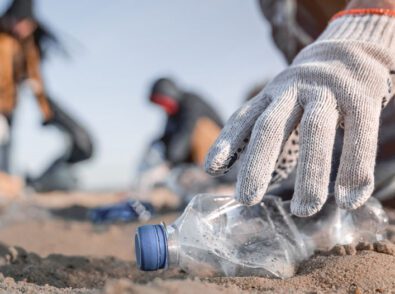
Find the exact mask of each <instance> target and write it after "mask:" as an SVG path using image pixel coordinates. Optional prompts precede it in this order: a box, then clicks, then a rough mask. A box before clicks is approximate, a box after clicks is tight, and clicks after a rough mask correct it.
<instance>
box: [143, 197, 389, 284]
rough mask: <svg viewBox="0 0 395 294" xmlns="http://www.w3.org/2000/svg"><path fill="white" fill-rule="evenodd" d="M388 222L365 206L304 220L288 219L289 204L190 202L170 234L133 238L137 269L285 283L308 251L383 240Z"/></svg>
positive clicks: (329, 209) (327, 209)
mask: <svg viewBox="0 0 395 294" xmlns="http://www.w3.org/2000/svg"><path fill="white" fill-rule="evenodd" d="M387 224H388V218H387V216H386V214H385V212H384V210H383V208H382V206H381V204H380V203H379V202H378V201H377V200H376V199H373V198H371V199H370V200H368V202H367V203H366V204H365V205H364V206H363V207H361V208H359V209H357V210H354V211H345V210H342V209H339V208H338V207H337V206H336V204H335V201H334V199H333V197H332V198H330V199H329V200H328V202H327V203H326V205H325V206H324V208H323V210H322V211H321V212H320V213H319V215H316V216H314V217H311V218H296V217H293V216H292V215H291V214H290V212H289V203H288V202H283V201H282V200H281V199H280V198H279V197H274V196H265V198H264V201H263V202H261V203H260V204H258V205H255V206H250V207H249V206H244V205H242V204H240V203H238V202H236V201H235V200H234V199H233V198H232V197H230V196H212V195H207V194H202V195H197V196H196V197H195V198H193V199H192V201H191V202H190V204H189V205H188V206H187V207H186V209H185V211H184V213H183V214H182V215H181V216H180V217H179V218H178V219H177V220H176V221H175V222H174V223H173V224H172V225H170V226H166V225H165V224H160V225H145V226H141V227H139V228H138V229H137V232H136V235H135V250H136V260H137V265H138V267H139V269H141V270H144V271H152V270H158V269H163V268H171V267H179V268H181V269H183V270H185V271H186V272H188V273H189V274H191V275H196V276H204V277H207V276H264V277H275V278H287V277H291V276H293V275H294V274H295V272H296V270H297V266H298V264H299V263H300V262H301V261H302V260H304V259H306V258H308V257H309V256H310V255H311V254H313V252H314V250H322V249H327V248H330V247H332V246H334V245H336V244H350V243H356V242H360V241H366V242H372V241H378V240H381V239H383V238H385V230H386V226H387Z"/></svg>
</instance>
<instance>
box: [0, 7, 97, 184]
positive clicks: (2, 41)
mask: <svg viewBox="0 0 395 294" xmlns="http://www.w3.org/2000/svg"><path fill="white" fill-rule="evenodd" d="M51 47H58V48H61V45H60V42H59V41H58V39H57V38H56V36H55V35H54V34H53V33H52V32H51V31H50V30H49V29H48V28H47V27H46V26H45V25H44V24H43V23H42V22H41V21H39V20H38V19H37V18H36V16H35V14H34V1H33V0H14V1H12V2H11V4H10V5H9V7H8V8H7V10H6V11H5V13H4V14H3V15H2V16H1V17H0V76H1V78H0V115H2V116H3V117H4V118H5V119H6V121H7V123H8V127H9V128H11V126H12V121H13V114H14V111H15V108H16V107H17V87H18V85H19V84H20V83H21V82H24V81H27V82H28V83H29V84H30V86H31V88H32V90H33V92H34V94H35V96H36V97H37V102H38V104H39V107H40V110H41V112H42V115H43V124H44V125H46V126H56V127H58V128H59V129H61V130H62V131H63V132H64V133H65V134H66V135H68V136H69V137H70V141H71V145H70V146H69V147H68V148H66V151H65V154H62V156H61V157H60V158H58V159H56V160H55V162H54V163H52V164H50V167H49V168H48V169H47V170H46V171H44V173H43V174H42V175H41V176H39V177H37V178H36V179H29V180H28V182H29V183H30V184H31V185H32V186H33V187H36V188H37V190H48V189H49V190H51V189H63V188H65V187H70V185H69V184H65V182H67V181H68V182H70V181H69V180H66V179H65V178H64V177H63V176H61V177H59V176H58V175H59V174H62V175H64V174H70V172H69V169H70V166H71V164H74V163H77V162H80V161H82V160H85V159H88V158H90V157H91V155H92V142H91V139H90V136H89V134H88V133H87V131H86V130H85V129H84V128H83V127H81V126H80V125H79V124H78V123H77V122H76V121H75V120H74V119H73V118H72V117H71V116H70V115H69V114H67V113H65V111H64V110H63V109H62V108H61V107H60V106H59V105H58V104H57V103H56V102H55V101H53V100H52V99H50V98H49V96H48V93H47V92H46V90H45V86H44V82H43V79H42V75H41V69H40V65H41V62H42V60H43V59H44V58H45V56H46V54H47V51H48V50H49V49H50V48H51ZM8 138H9V136H8ZM9 151H10V139H8V140H7V141H6V142H5V141H4V140H3V142H2V144H1V146H0V153H1V156H0V170H2V171H4V172H9V170H10V167H9V165H10V164H9V158H10V156H9ZM60 171H61V172H60ZM46 183H51V187H49V186H48V185H47V184H46Z"/></svg>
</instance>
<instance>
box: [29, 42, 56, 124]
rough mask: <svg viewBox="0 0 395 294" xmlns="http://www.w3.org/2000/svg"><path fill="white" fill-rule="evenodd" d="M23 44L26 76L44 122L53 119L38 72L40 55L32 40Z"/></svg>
mask: <svg viewBox="0 0 395 294" xmlns="http://www.w3.org/2000/svg"><path fill="white" fill-rule="evenodd" d="M26 42H28V43H27V44H25V56H26V65H27V76H28V79H29V82H30V84H31V86H32V89H33V92H34V94H35V95H36V98H37V101H38V104H39V106H40V109H41V112H42V114H43V118H44V122H48V121H50V120H51V119H52V118H53V112H52V110H51V107H50V104H49V102H48V99H47V97H46V94H45V90H44V83H43V80H42V77H41V72H40V54H39V52H38V48H37V46H36V45H35V44H34V41H33V39H31V40H27V41H26Z"/></svg>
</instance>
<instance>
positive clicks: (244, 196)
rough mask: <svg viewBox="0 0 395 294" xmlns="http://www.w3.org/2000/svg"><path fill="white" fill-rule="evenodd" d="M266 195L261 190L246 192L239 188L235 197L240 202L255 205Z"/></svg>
mask: <svg viewBox="0 0 395 294" xmlns="http://www.w3.org/2000/svg"><path fill="white" fill-rule="evenodd" d="M264 195H265V192H260V191H256V192H252V193H246V192H242V191H240V190H238V191H237V193H236V196H235V198H236V200H237V201H238V202H240V203H241V204H243V205H247V206H253V205H256V204H258V203H260V202H261V201H262V198H263V196H264Z"/></svg>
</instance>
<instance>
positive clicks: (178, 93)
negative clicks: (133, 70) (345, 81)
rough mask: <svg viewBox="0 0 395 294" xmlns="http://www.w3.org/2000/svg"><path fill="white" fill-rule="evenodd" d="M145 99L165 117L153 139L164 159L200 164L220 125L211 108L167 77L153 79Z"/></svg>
mask: <svg viewBox="0 0 395 294" xmlns="http://www.w3.org/2000/svg"><path fill="white" fill-rule="evenodd" d="M149 99H150V102H152V103H154V104H155V105H158V106H159V107H160V108H161V109H162V110H163V111H164V112H165V113H166V116H167V122H166V126H165V128H164V131H163V135H162V136H161V137H160V138H159V139H157V140H156V142H161V143H162V144H163V146H164V155H165V159H166V161H168V162H169V163H170V164H171V166H176V165H179V164H185V163H188V164H194V165H196V166H202V165H203V163H204V158H205V156H206V154H207V151H208V149H209V148H210V146H211V144H212V143H213V142H214V141H215V139H216V138H217V136H218V135H219V132H220V130H221V128H222V126H223V122H222V120H221V118H220V116H219V115H218V114H217V112H216V111H215V110H214V108H213V107H212V106H210V105H209V104H208V103H207V102H206V101H205V100H204V99H203V98H201V97H200V96H199V95H197V94H195V93H192V92H188V91H184V90H183V89H181V88H179V87H178V86H177V85H176V83H175V82H174V81H173V80H171V79H169V78H161V79H158V80H157V81H155V82H154V84H153V86H152V90H151V94H150V97H149Z"/></svg>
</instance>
